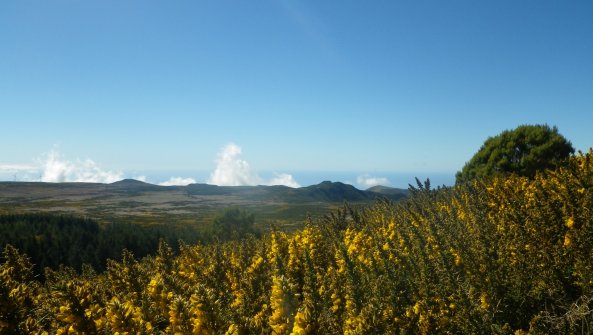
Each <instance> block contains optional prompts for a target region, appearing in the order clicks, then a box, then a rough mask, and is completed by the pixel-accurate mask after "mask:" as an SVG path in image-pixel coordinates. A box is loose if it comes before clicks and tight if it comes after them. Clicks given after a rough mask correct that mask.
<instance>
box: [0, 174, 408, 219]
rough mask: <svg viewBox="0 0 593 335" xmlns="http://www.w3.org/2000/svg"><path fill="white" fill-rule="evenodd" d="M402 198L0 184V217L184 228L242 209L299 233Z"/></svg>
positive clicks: (317, 190)
mask: <svg viewBox="0 0 593 335" xmlns="http://www.w3.org/2000/svg"><path fill="white" fill-rule="evenodd" d="M406 194H407V191H406V190H401V189H394V188H371V189H369V190H359V189H357V188H355V187H354V186H352V185H348V184H344V183H340V182H331V181H324V182H322V183H319V184H317V185H311V186H306V187H300V188H290V187H287V186H263V185H260V186H216V185H209V184H190V185H187V186H160V185H154V184H149V183H145V182H142V181H138V180H134V179H124V180H120V181H118V182H115V183H111V184H100V183H42V182H0V214H2V213H56V214H68V215H76V216H83V217H89V218H93V219H96V220H98V221H99V222H129V223H142V224H170V225H171V224H174V225H185V224H203V223H209V222H210V221H211V220H212V218H213V217H215V216H216V215H217V214H218V213H219V212H220V211H222V210H224V209H227V208H230V207H240V208H242V209H245V210H247V211H248V212H250V213H253V214H254V215H255V216H256V218H257V221H258V223H260V224H263V225H270V224H275V225H276V224H278V223H279V222H280V225H282V226H283V227H289V226H290V227H298V226H300V225H302V223H303V221H304V219H305V218H306V217H307V216H308V215H312V216H320V215H324V214H326V213H328V212H329V210H331V209H332V208H336V207H339V206H341V205H342V204H343V203H344V202H348V203H351V204H356V205H365V204H370V203H372V202H373V201H375V200H376V199H378V198H388V199H391V200H394V201H397V200H400V199H402V198H404V197H405V196H406ZM289 229H292V228H289Z"/></svg>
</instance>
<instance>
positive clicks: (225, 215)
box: [212, 208, 259, 241]
mask: <svg viewBox="0 0 593 335" xmlns="http://www.w3.org/2000/svg"><path fill="white" fill-rule="evenodd" d="M212 230H213V236H214V238H215V239H217V240H219V241H228V240H236V239H239V238H242V237H245V236H247V235H248V234H253V235H256V234H259V231H258V230H257V228H256V227H255V215H253V214H250V213H247V212H246V211H244V210H241V209H239V208H230V209H227V210H225V211H224V212H222V213H220V214H218V215H217V216H216V217H215V218H214V220H213V221H212Z"/></svg>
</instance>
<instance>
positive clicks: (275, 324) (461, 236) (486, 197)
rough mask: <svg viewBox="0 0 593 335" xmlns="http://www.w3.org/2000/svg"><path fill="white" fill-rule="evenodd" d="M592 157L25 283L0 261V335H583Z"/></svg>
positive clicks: (17, 263)
mask: <svg viewBox="0 0 593 335" xmlns="http://www.w3.org/2000/svg"><path fill="white" fill-rule="evenodd" d="M592 211H593V152H589V153H588V154H586V155H581V156H578V157H574V158H571V159H570V161H569V162H568V163H566V165H565V166H564V167H562V168H560V169H559V170H557V171H553V172H547V173H545V174H540V175H537V176H536V177H535V178H534V179H527V178H520V177H513V176H511V177H508V178H495V179H492V180H487V181H474V182H472V183H469V184H464V185H459V186H457V187H455V188H443V189H436V190H434V189H430V187H429V185H427V184H425V185H419V187H418V188H416V189H412V190H411V195H410V198H409V199H408V200H406V201H403V202H400V203H391V202H387V201H380V202H377V203H376V204H375V205H373V206H371V207H369V208H367V209H363V210H358V211H357V210H352V209H350V208H348V207H346V208H343V209H341V210H337V211H334V212H332V214H331V215H328V216H327V217H326V218H325V219H323V220H314V221H309V222H307V223H306V226H305V228H303V229H302V230H299V231H297V232H294V233H290V234H287V233H283V232H278V231H277V232H273V233H271V234H269V235H267V236H265V237H263V238H261V239H248V240H244V241H241V242H238V241H234V242H229V243H224V244H214V245H209V246H187V245H185V246H182V248H181V253H180V255H179V256H173V254H172V252H171V250H170V249H169V248H168V247H167V246H166V245H161V247H160V249H159V252H158V254H157V255H156V256H154V257H148V258H145V259H141V260H138V259H135V258H134V257H133V255H131V254H129V253H125V254H124V258H123V260H122V261H121V262H110V263H109V264H108V266H107V271H106V272H105V273H101V274H97V273H94V272H92V271H89V270H87V271H84V272H83V273H82V274H80V275H79V274H76V273H74V272H72V271H69V270H68V269H63V270H61V271H56V272H48V273H47V275H46V277H47V278H48V279H47V280H46V281H45V282H43V283H42V282H39V281H36V280H35V279H34V278H33V277H32V276H31V272H30V268H31V264H30V263H28V261H27V259H26V258H25V257H24V256H23V255H21V254H19V253H18V252H17V251H16V250H14V249H13V248H10V247H9V248H6V249H5V251H4V258H3V263H2V265H1V266H0V318H1V319H0V333H1V332H3V331H4V332H7V331H8V330H13V331H14V333H36V332H40V331H41V330H46V331H50V332H57V333H66V332H68V333H75V332H87V333H115V332H125V331H129V332H131V333H138V334H154V333H171V334H173V333H193V334H260V333H263V334H315V333H324V334H342V333H344V334H435V333H445V334H525V333H531V334H583V333H591V332H593V328H591V327H592V322H593V313H592V312H591V310H592V309H593V262H592V261H591V260H592V258H591V257H593V218H592V216H591V213H592Z"/></svg>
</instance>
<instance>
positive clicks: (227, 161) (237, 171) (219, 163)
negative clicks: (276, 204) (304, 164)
mask: <svg viewBox="0 0 593 335" xmlns="http://www.w3.org/2000/svg"><path fill="white" fill-rule="evenodd" d="M240 156H241V148H240V147H239V146H238V145H236V144H234V143H230V144H228V145H227V146H225V147H224V148H222V150H221V151H220V152H219V153H218V158H217V159H216V168H215V169H214V171H213V172H212V173H211V174H210V178H209V179H208V181H207V183H208V184H213V185H219V186H245V185H285V186H289V187H299V184H298V183H297V182H296V181H295V180H294V178H293V177H292V176H291V175H289V174H286V173H282V174H277V175H276V176H275V177H274V178H272V179H271V180H269V181H266V180H263V179H262V178H261V177H259V176H258V175H257V174H256V173H255V172H253V171H252V170H251V168H250V167H249V163H247V162H246V161H244V160H242V159H241V158H240Z"/></svg>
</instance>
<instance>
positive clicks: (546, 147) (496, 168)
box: [456, 124, 574, 183]
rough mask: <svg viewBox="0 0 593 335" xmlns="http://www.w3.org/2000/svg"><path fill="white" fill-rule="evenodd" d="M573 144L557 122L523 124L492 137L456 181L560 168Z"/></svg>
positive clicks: (459, 173) (529, 174) (572, 149)
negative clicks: (563, 133) (554, 123)
mask: <svg viewBox="0 0 593 335" xmlns="http://www.w3.org/2000/svg"><path fill="white" fill-rule="evenodd" d="M572 153H574V148H573V147H572V144H571V143H570V141H568V140H567V139H566V138H564V136H562V135H561V134H559V133H558V128H556V127H555V126H554V127H552V128H550V127H549V126H548V125H547V124H546V125H522V126H519V127H517V128H515V129H513V130H505V131H503V132H502V133H500V134H499V135H497V136H494V137H489V138H488V139H487V140H486V141H485V142H484V144H483V145H482V147H481V148H480V150H478V152H477V153H476V154H475V155H474V156H473V157H472V158H471V160H470V161H469V162H467V163H466V164H465V166H464V167H463V169H462V170H461V171H459V172H457V174H456V182H457V183H460V182H464V181H468V180H471V179H474V178H484V177H488V176H495V175H505V174H510V173H515V174H518V175H520V176H526V177H533V176H534V175H535V173H536V172H537V171H539V170H546V169H554V168H557V167H558V166H559V165H560V164H562V162H563V161H564V160H566V158H568V157H569V156H570V154H572Z"/></svg>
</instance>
